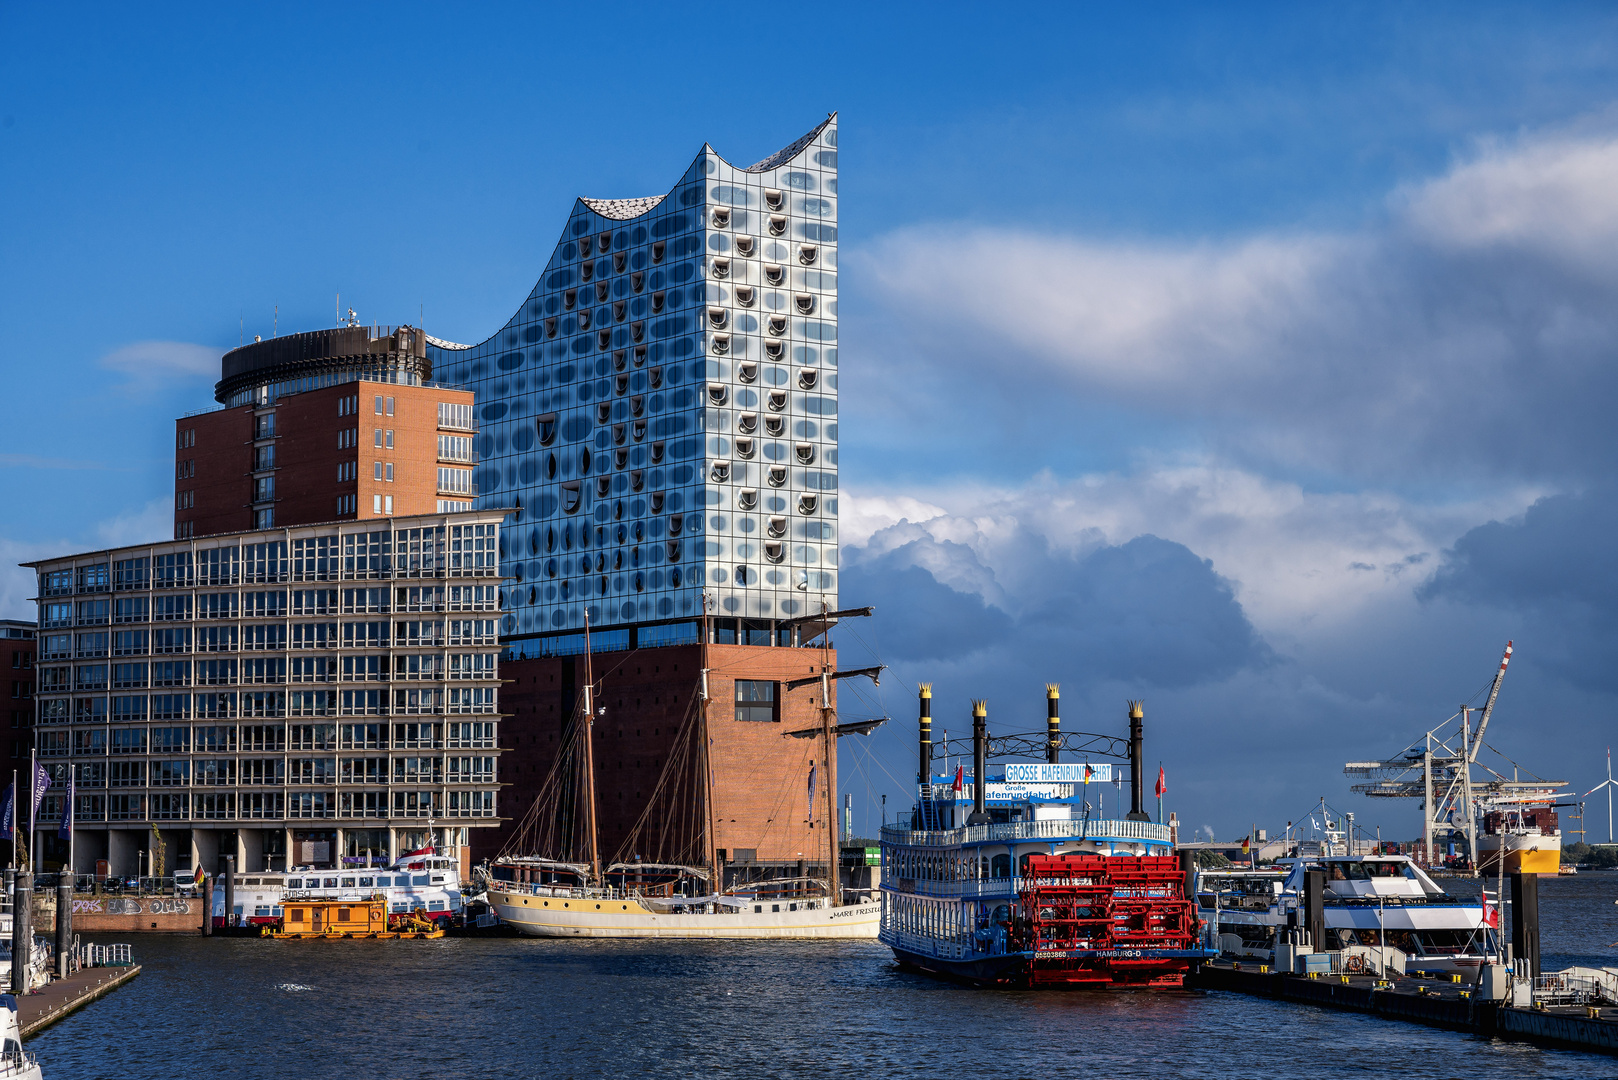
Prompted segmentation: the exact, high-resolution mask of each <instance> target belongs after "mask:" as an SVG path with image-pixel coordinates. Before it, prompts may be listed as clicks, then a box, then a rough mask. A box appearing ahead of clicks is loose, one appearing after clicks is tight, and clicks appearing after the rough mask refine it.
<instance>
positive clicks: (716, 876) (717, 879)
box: [697, 593, 725, 894]
mask: <svg viewBox="0 0 1618 1080" xmlns="http://www.w3.org/2000/svg"><path fill="white" fill-rule="evenodd" d="M710 636H711V631H710V630H709V626H708V594H707V593H704V594H703V596H702V672H701V677H702V688H701V691H700V693H701V694H702V706H701V709H702V712H701V715H700V717H699V720H700V722H699V723H698V725H697V730H698V734H699V735H700V737H701V739H702V759H701V760H702V776H701V778H700V785H701V786H700V790H701V792H702V795H701V798H702V828H703V832H704V833H705V834H706V835H705V836H704V843H703V848H704V849H705V854H706V855H707V856H708V865H709V866H710V867H712V868H713V891H714V892H715V893H716V894H717V893H721V892H724V891H725V880H724V879H725V872H724V869H723V868H722V867H721V866H720V865H719V848H718V847H717V845H718V843H719V836H718V833H717V831H716V830H715V829H714V816H713V810H714V806H713V802H714V800H713V760H712V757H711V754H710V746H709V739H708V639H709V637H710Z"/></svg>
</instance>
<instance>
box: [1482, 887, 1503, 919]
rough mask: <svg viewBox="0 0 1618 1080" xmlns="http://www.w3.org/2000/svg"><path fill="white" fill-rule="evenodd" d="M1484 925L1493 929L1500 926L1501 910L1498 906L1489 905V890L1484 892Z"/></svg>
mask: <svg viewBox="0 0 1618 1080" xmlns="http://www.w3.org/2000/svg"><path fill="white" fill-rule="evenodd" d="M1483 925H1484V926H1493V927H1499V925H1500V908H1499V906H1498V905H1495V904H1490V903H1489V892H1488V890H1487V889H1485V890H1484V891H1483Z"/></svg>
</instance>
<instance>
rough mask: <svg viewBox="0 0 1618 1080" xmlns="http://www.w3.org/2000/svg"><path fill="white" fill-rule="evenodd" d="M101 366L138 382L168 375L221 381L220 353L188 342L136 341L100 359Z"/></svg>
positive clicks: (205, 346) (208, 347)
mask: <svg viewBox="0 0 1618 1080" xmlns="http://www.w3.org/2000/svg"><path fill="white" fill-rule="evenodd" d="M101 366H102V367H104V368H106V369H108V370H109V371H121V372H123V373H125V374H126V375H129V376H130V377H132V378H135V379H139V380H147V379H158V378H163V377H165V376H169V375H210V376H214V377H216V378H217V377H218V372H219V350H218V349H215V348H211V347H210V346H207V345H194V344H192V343H191V342H188V341H137V342H134V343H132V344H129V345H124V346H121V347H120V348H117V349H114V350H113V351H112V352H110V353H108V354H107V355H105V356H103V357H102V358H101Z"/></svg>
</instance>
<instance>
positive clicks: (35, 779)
mask: <svg viewBox="0 0 1618 1080" xmlns="http://www.w3.org/2000/svg"><path fill="white" fill-rule="evenodd" d="M38 783H39V758H38V751H37V750H34V749H30V750H29V751H28V869H29V871H30V872H32V871H33V869H34V811H35V810H36V809H37V808H38V807H39V800H38V799H36V798H34V787H35V786H36V785H37V784H38Z"/></svg>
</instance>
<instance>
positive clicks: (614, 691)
mask: <svg viewBox="0 0 1618 1080" xmlns="http://www.w3.org/2000/svg"><path fill="white" fill-rule="evenodd" d="M590 665H591V667H592V669H593V674H594V677H595V680H596V684H597V691H596V700H595V705H596V709H597V716H596V718H595V727H594V754H595V773H594V775H595V786H596V808H597V829H598V836H599V848H600V853H601V859H602V862H603V863H604V864H605V863H608V862H611V861H613V860H614V859H618V860H621V861H633V860H634V858H635V857H636V856H639V857H640V858H641V859H642V860H643V861H646V862H659V861H675V859H676V858H677V852H676V851H675V850H673V849H674V848H677V847H680V846H682V844H683V845H684V846H686V847H687V848H688V851H687V861H701V862H706V861H707V860H706V859H703V858H696V859H692V858H691V854H692V852H693V851H694V850H695V849H696V848H697V847H700V844H699V843H698V842H697V840H698V836H700V833H697V834H695V835H693V834H692V831H691V829H688V828H686V827H685V826H684V824H683V823H684V822H686V821H688V820H690V819H692V818H695V817H697V816H698V815H696V814H695V813H694V805H693V807H692V808H690V810H689V811H688V810H687V809H686V808H685V807H676V806H671V805H669V802H670V800H669V798H668V791H667V789H665V791H664V793H663V794H662V795H655V794H654V793H656V792H657V791H658V784H659V779H660V777H662V776H663V774H664V768H665V765H667V764H668V763H669V761H670V759H671V757H673V758H676V759H679V758H680V757H681V755H682V753H683V755H684V758H685V760H686V761H688V762H695V761H696V760H697V752H698V751H699V749H700V740H698V739H697V738H696V737H695V727H694V725H695V724H696V723H697V722H698V719H697V716H698V714H697V710H699V709H700V708H701V700H700V694H701V688H702V685H703V678H702V673H703V668H704V666H705V665H706V667H707V668H708V678H707V689H708V702H707V730H708V738H709V740H710V742H709V747H708V754H709V758H710V761H711V767H712V773H713V817H714V843H713V846H714V847H715V848H716V849H718V850H719V852H720V858H721V860H722V861H723V862H725V863H727V864H734V865H736V866H738V867H745V866H749V865H752V866H760V867H762V866H773V867H777V868H792V869H796V868H797V867H798V866H800V865H802V866H803V867H804V869H805V870H806V871H807V870H810V869H813V868H814V867H816V866H824V863H825V860H826V852H827V833H828V826H831V825H833V822H831V821H828V815H827V799H826V792H827V787H826V779H827V778H826V777H824V776H822V775H820V773H821V772H824V768H823V767H822V768H820V769H817V771H816V778H815V788H816V799H815V802H816V805H815V806H813V807H811V806H810V804H809V777H810V770H811V768H812V767H813V766H814V765H815V762H816V761H817V760H819V759H820V757H821V755H822V753H823V751H822V749H821V747H822V740H821V738H820V737H819V736H816V737H812V738H792V737H789V736H788V733H789V732H792V731H801V730H804V729H811V728H818V727H819V726H820V725H821V722H822V718H821V709H820V704H821V688H820V684H819V683H818V682H816V683H814V684H811V685H809V686H804V687H799V688H797V689H794V690H788V689H786V685H785V684H786V683H787V682H788V681H789V680H792V679H803V678H810V677H813V676H815V675H817V674H819V673H820V671H821V670H822V667H823V666H825V667H829V668H831V669H833V670H835V668H836V665H837V659H836V653H835V652H832V651H830V650H828V651H825V652H822V651H821V650H819V649H811V648H799V649H794V648H780V647H771V646H756V645H710V646H708V647H707V650H706V659H705V658H704V649H703V646H701V645H676V646H666V647H662V648H652V649H632V650H628V651H622V652H602V653H596V654H594V655H593V656H592V657H591V661H590ZM501 675H502V676H503V677H505V678H506V679H508V680H510V682H509V684H508V686H507V687H506V689H505V690H504V691H503V692H502V695H501V700H502V703H503V705H504V711H505V712H506V713H507V714H508V716H509V719H507V720H505V721H504V722H502V724H501V725H500V731H501V745H502V749H503V750H504V753H503V754H502V755H501V759H500V770H501V780H502V781H503V782H504V783H505V784H508V785H510V786H509V787H506V788H505V789H504V790H503V791H502V792H501V796H500V801H501V816H502V817H503V818H506V819H507V820H506V823H505V824H504V825H503V826H502V827H501V828H500V829H499V830H479V831H478V832H476V833H474V838H473V859H474V860H475V861H479V862H481V861H482V860H484V859H486V858H493V857H495V856H497V855H499V854H502V853H506V852H508V851H509V852H510V853H514V854H534V853H535V852H533V851H532V850H530V849H529V848H528V847H527V846H525V844H524V838H523V837H522V836H521V826H522V824H523V822H524V820H525V818H526V817H527V816H528V814H529V810H530V808H531V807H533V805H534V802H535V800H536V798H537V796H538V795H539V793H540V790H541V787H542V785H543V784H544V783H545V780H546V777H547V776H548V775H550V773H551V771H552V768H553V766H554V765H555V764H556V760H557V754H558V750H559V748H560V747H561V746H562V745H564V742H565V740H566V739H567V738H568V735H569V732H570V728H571V725H572V724H573V722H574V716H575V709H576V707H578V703H579V701H580V698H581V694H582V690H583V687H584V684H585V681H586V675H585V658H584V657H583V656H572V657H564V658H560V659H551V658H545V659H524V660H509V661H506V662H503V663H502V664H501ZM739 679H747V680H761V681H765V682H771V683H774V684H776V686H775V708H774V711H773V718H772V719H771V720H769V721H760V720H739V719H737V716H738V710H737V707H736V681H737V680H739ZM835 695H836V683H835V682H833V683H832V699H831V700H832V705H833V706H834V707H835V705H836V696H835ZM603 710H604V711H603ZM579 713H580V715H582V707H579ZM754 715H757V714H756V713H755V714H754ZM682 732H683V734H682ZM835 773H836V762H835V760H834V761H833V762H832V774H833V775H832V776H831V778H830V781H831V790H832V791H834V792H835V790H836V775H835ZM669 786H673V785H672V784H671V785H669ZM680 790H681V791H683V792H685V793H688V794H693V795H694V791H695V789H694V787H693V784H692V782H691V781H690V779H687V780H686V781H685V782H684V783H683V784H682V785H680ZM676 801H678V802H681V803H685V802H691V803H693V804H694V798H693V799H679V800H676ZM649 805H651V806H653V810H654V814H655V817H656V819H657V821H658V828H657V829H643V830H642V831H641V832H640V833H638V834H637V833H635V825H636V823H637V822H638V821H640V820H641V818H642V815H643V813H644V812H645V811H646V810H647V808H648V806H649ZM541 809H542V810H549V809H550V808H541ZM658 831H664V832H669V833H673V834H675V835H673V836H666V837H664V838H663V840H662V842H661V843H660V842H659V840H658V838H657V837H656V836H655V835H654V834H655V833H656V832H658ZM632 837H633V840H632ZM528 842H529V843H530V844H531V842H532V841H531V839H530V840H529V841H528ZM546 854H554V853H549V852H547V853H546Z"/></svg>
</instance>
